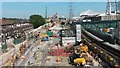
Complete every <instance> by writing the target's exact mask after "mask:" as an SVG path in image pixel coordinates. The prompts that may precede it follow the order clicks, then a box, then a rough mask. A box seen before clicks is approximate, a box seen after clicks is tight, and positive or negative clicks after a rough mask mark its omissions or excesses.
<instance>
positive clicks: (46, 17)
mask: <svg viewBox="0 0 120 68" xmlns="http://www.w3.org/2000/svg"><path fill="white" fill-rule="evenodd" d="M45 18H47V6H46V7H45Z"/></svg>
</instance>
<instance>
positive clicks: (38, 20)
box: [30, 15, 45, 28]
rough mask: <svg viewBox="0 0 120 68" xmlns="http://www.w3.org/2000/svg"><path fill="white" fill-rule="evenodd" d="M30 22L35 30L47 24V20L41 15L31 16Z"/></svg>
mask: <svg viewBox="0 0 120 68" xmlns="http://www.w3.org/2000/svg"><path fill="white" fill-rule="evenodd" d="M30 22H31V23H32V24H33V27H34V28H37V27H39V26H41V25H44V24H45V19H44V18H43V17H42V16H41V15H31V16H30Z"/></svg>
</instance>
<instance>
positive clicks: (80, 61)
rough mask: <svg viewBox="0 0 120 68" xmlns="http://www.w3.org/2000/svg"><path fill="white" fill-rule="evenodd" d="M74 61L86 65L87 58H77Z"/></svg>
mask: <svg viewBox="0 0 120 68" xmlns="http://www.w3.org/2000/svg"><path fill="white" fill-rule="evenodd" d="M74 63H77V64H82V65H85V64H86V60H85V58H76V59H75V60H74Z"/></svg>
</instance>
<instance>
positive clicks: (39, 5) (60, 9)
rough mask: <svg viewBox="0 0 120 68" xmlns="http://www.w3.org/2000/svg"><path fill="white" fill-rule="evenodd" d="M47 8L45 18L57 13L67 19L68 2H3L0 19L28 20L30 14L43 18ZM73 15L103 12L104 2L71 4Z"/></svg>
mask: <svg viewBox="0 0 120 68" xmlns="http://www.w3.org/2000/svg"><path fill="white" fill-rule="evenodd" d="M46 6H47V16H48V17H49V16H53V14H55V13H57V14H58V15H59V16H65V17H68V15H69V2H3V3H2V17H9V18H10V17H12V18H14V17H17V18H27V19H28V18H29V16H30V15H32V14H39V15H42V16H43V17H44V16H45V7H46ZM72 6H73V14H74V16H79V15H80V13H81V12H84V11H87V10H93V11H95V12H105V9H106V2H73V3H72Z"/></svg>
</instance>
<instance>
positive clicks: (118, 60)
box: [82, 31, 120, 65]
mask: <svg viewBox="0 0 120 68" xmlns="http://www.w3.org/2000/svg"><path fill="white" fill-rule="evenodd" d="M82 37H84V38H85V39H86V40H87V42H88V43H91V42H92V45H93V47H97V48H98V49H99V50H101V51H103V52H105V53H106V54H107V55H108V56H109V57H112V58H114V59H115V61H114V63H115V64H118V65H120V51H119V50H116V49H114V48H112V47H110V46H108V45H105V44H103V42H101V41H98V40H96V39H95V38H92V37H91V36H89V35H87V34H86V33H85V32H84V31H83V32H82ZM103 56H104V55H103ZM103 59H104V58H103ZM106 61H107V60H106ZM107 62H108V61H107ZM108 63H109V62H108Z"/></svg>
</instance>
